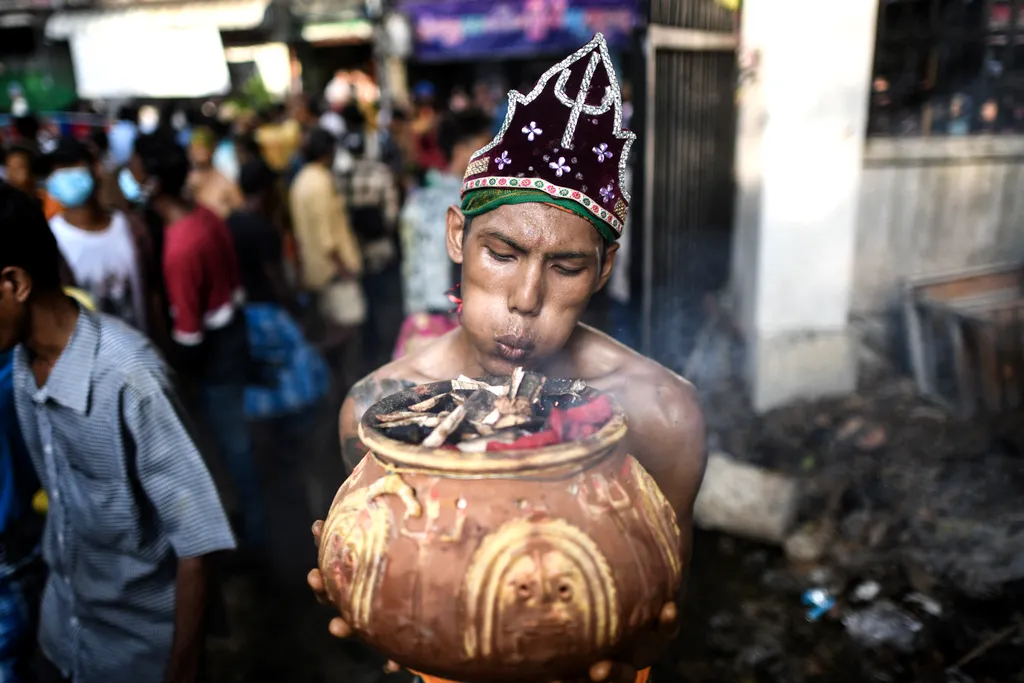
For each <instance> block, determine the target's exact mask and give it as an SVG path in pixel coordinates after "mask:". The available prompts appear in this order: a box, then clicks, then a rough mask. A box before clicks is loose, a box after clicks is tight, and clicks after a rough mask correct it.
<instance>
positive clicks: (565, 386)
mask: <svg viewBox="0 0 1024 683" xmlns="http://www.w3.org/2000/svg"><path fill="white" fill-rule="evenodd" d="M586 390H587V383H586V382H584V381H583V380H581V379H564V378H560V377H548V378H547V379H546V380H544V388H543V390H542V391H541V393H542V394H543V395H544V396H560V395H563V394H582V393H583V392H584V391H586Z"/></svg>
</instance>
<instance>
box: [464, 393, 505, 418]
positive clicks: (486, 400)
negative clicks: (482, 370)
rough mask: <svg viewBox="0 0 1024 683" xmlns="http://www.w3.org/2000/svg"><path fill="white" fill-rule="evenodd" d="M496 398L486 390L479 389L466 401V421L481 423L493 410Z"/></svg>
mask: <svg viewBox="0 0 1024 683" xmlns="http://www.w3.org/2000/svg"><path fill="white" fill-rule="evenodd" d="M498 400H499V399H498V397H497V396H495V395H494V394H492V393H491V392H490V391H489V390H487V389H480V390H478V391H476V392H475V393H474V394H473V395H472V396H470V397H469V398H468V399H466V404H465V406H464V408H465V409H466V419H468V420H469V421H471V422H481V421H483V419H484V418H486V417H487V415H488V414H489V413H490V412H491V411H492V410H494V409H495V407H496V406H495V402H496V401H498Z"/></svg>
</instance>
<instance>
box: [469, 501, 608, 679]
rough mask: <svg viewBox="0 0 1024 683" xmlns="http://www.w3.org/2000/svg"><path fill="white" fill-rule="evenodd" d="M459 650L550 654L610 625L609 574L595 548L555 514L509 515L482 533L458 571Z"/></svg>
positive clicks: (511, 657) (500, 655)
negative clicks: (461, 598) (461, 583)
mask: <svg viewBox="0 0 1024 683" xmlns="http://www.w3.org/2000/svg"><path fill="white" fill-rule="evenodd" d="M465 595H466V598H465V601H466V610H465V614H466V621H467V624H466V633H465V647H466V656H467V657H469V658H476V657H483V658H485V659H491V660H494V662H495V664H496V665H497V664H502V663H504V664H514V663H516V662H518V661H522V660H523V659H524V658H525V657H526V656H527V654H529V655H530V656H531V657H534V658H538V659H545V658H554V657H556V656H557V655H558V654H559V653H560V652H564V651H566V650H567V649H571V648H578V647H579V646H580V644H581V643H586V644H587V645H591V646H593V647H594V648H595V649H597V648H601V647H604V646H606V645H607V644H608V643H610V642H611V641H612V640H613V639H614V638H615V636H616V634H617V632H618V604H617V600H616V591H615V581H614V579H613V577H612V571H611V568H610V567H609V565H608V561H607V559H606V558H605V557H604V555H603V554H602V553H601V550H600V548H598V546H597V544H595V543H594V541H593V540H591V539H590V537H589V536H587V534H585V533H584V532H583V531H581V530H580V529H578V528H576V527H574V526H572V525H571V524H568V523H566V522H564V521H562V520H557V519H546V520H540V521H533V520H526V519H517V520H513V521H511V522H508V523H506V524H505V525H503V526H502V527H501V528H499V529H498V530H497V531H496V532H494V533H493V534H491V535H490V536H488V537H487V538H486V539H485V540H484V542H483V544H482V545H481V546H480V548H479V550H477V552H476V554H475V555H474V556H473V559H472V560H471V562H470V565H469V571H468V572H467V573H466V587H465Z"/></svg>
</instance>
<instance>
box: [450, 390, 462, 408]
mask: <svg viewBox="0 0 1024 683" xmlns="http://www.w3.org/2000/svg"><path fill="white" fill-rule="evenodd" d="M448 395H449V396H451V397H452V402H453V403H454V404H455V405H457V406H461V405H462V404H463V403H465V402H466V397H465V396H463V395H462V394H456V393H455V392H452V393H450V394H448Z"/></svg>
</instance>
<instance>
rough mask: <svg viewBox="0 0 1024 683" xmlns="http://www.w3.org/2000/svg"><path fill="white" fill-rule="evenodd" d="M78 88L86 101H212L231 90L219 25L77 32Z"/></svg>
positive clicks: (74, 36) (73, 58)
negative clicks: (184, 99) (211, 98)
mask: <svg viewBox="0 0 1024 683" xmlns="http://www.w3.org/2000/svg"><path fill="white" fill-rule="evenodd" d="M70 44H71V61H72V63H73V64H74V67H75V89H76V90H77V91H78V96H79V97H81V98H83V99H120V98H125V97H154V98H165V97H167V98H177V97H183V98H185V97H187V98H191V97H208V96H211V95H223V94H225V93H227V92H228V91H229V90H230V89H231V75H230V73H229V71H228V65H227V62H226V61H225V60H224V45H223V43H221V39H220V31H218V30H217V27H216V26H206V27H198V26H197V27H183V28H161V27H146V28H139V29H138V30H134V31H124V30H122V29H121V28H120V27H117V26H106V27H98V28H93V29H89V30H87V31H82V32H80V33H75V34H72V36H71V40H70Z"/></svg>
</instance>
